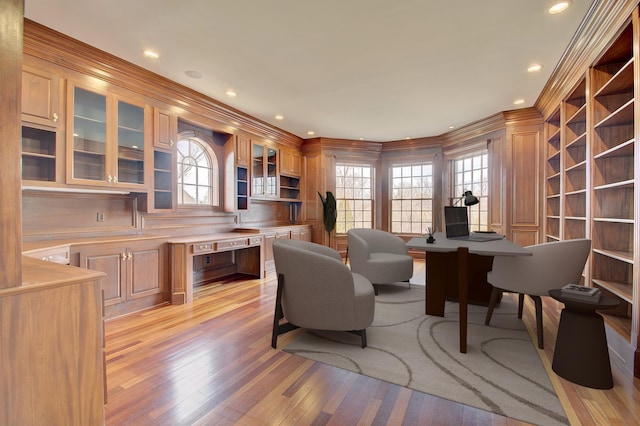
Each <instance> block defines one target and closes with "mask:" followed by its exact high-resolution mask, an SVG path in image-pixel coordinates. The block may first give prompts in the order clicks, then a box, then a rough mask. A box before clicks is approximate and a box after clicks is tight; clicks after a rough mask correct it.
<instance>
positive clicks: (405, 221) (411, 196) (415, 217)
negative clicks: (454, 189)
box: [390, 163, 433, 235]
mask: <svg viewBox="0 0 640 426" xmlns="http://www.w3.org/2000/svg"><path fill="white" fill-rule="evenodd" d="M390 174H391V232H393V233H403V234H420V235H421V234H425V233H426V232H427V230H428V228H430V227H432V226H433V164H431V163H417V164H405V165H398V166H392V167H391V169H390Z"/></svg>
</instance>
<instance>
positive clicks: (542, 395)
mask: <svg viewBox="0 0 640 426" xmlns="http://www.w3.org/2000/svg"><path fill="white" fill-rule="evenodd" d="M424 299H425V289H424V286H416V285H411V287H410V288H409V286H408V285H407V284H406V283H398V284H397V285H392V286H380V288H379V295H378V296H376V306H375V319H374V322H373V325H372V326H371V327H369V328H368V329H367V341H368V346H367V347H366V348H365V349H362V348H361V347H360V338H359V337H357V336H355V335H352V334H350V333H345V332H320V331H310V330H306V331H304V332H303V333H302V334H300V336H299V337H297V338H296V340H294V341H293V342H292V343H291V344H289V345H288V346H287V347H286V348H285V349H284V350H285V351H286V352H289V353H292V354H295V355H299V356H302V357H306V358H309V359H313V360H316V361H319V362H322V363H325V364H330V365H333V366H336V367H339V368H343V369H345V370H349V371H353V372H356V373H359V374H363V375H365V376H369V377H373V378H376V379H380V380H384V381H387V382H390V383H395V384H398V385H401V386H405V387H408V388H411V389H414V390H418V391H421V392H425V393H428V394H431V395H435V396H438V397H441V398H446V399H449V400H452V401H456V402H460V403H463V404H466V405H470V406H473V407H476V408H480V409H483V410H486V411H490V412H493V413H496V414H500V415H503V416H507V417H511V418H514V419H518V420H522V421H526V422H529V423H532V424H540V425H554V424H568V423H569V422H568V420H567V417H566V415H565V413H564V410H563V409H562V406H561V404H560V401H559V400H558V397H557V396H556V393H555V391H554V389H553V385H552V384H551V382H550V380H549V377H548V376H547V374H546V372H545V369H544V366H543V365H542V362H541V361H540V358H539V357H538V354H537V351H536V348H535V346H534V344H533V343H532V341H531V338H530V337H529V334H528V332H527V331H526V329H525V326H524V324H523V323H522V321H521V320H519V319H518V318H517V314H516V311H517V306H516V304H515V303H514V302H513V300H512V299H511V298H510V297H504V298H503V300H502V302H501V303H500V305H499V306H498V307H497V308H496V309H495V310H494V313H493V317H492V320H491V325H490V326H485V325H484V317H485V314H486V310H487V308H486V307H482V306H474V305H469V308H468V319H469V321H468V324H469V325H468V338H467V339H468V340H467V353H466V354H462V353H460V352H459V337H458V336H459V331H458V330H459V329H458V312H459V311H458V304H457V303H454V302H447V305H446V308H445V316H444V317H437V316H430V315H425V314H424Z"/></svg>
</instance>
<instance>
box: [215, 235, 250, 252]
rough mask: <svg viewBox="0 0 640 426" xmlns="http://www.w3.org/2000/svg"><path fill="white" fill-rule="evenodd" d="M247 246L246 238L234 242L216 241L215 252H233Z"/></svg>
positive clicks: (247, 240)
mask: <svg viewBox="0 0 640 426" xmlns="http://www.w3.org/2000/svg"><path fill="white" fill-rule="evenodd" d="M248 246H249V239H248V238H239V239H235V240H227V241H218V242H217V243H216V251H223V250H235V249H239V248H242V247H248Z"/></svg>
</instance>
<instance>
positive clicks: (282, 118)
mask: <svg viewBox="0 0 640 426" xmlns="http://www.w3.org/2000/svg"><path fill="white" fill-rule="evenodd" d="M275 118H276V120H284V115H282V114H277V115H276V117H275Z"/></svg>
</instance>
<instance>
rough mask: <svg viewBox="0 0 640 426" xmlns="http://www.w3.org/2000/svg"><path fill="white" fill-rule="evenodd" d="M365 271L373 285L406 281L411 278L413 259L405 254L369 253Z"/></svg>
mask: <svg viewBox="0 0 640 426" xmlns="http://www.w3.org/2000/svg"><path fill="white" fill-rule="evenodd" d="M366 271H367V272H366V277H367V278H368V279H369V280H370V281H371V282H372V283H373V284H391V283H395V282H400V281H408V280H410V279H411V277H412V276H413V258H412V257H411V256H409V255H405V254H394V253H371V255H370V257H369V260H367V261H366Z"/></svg>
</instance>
